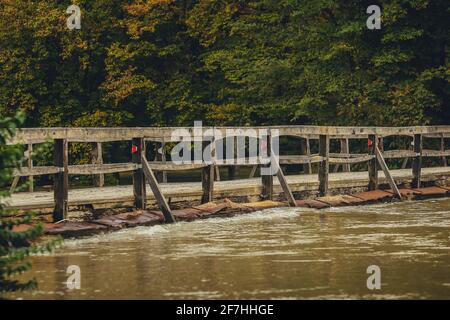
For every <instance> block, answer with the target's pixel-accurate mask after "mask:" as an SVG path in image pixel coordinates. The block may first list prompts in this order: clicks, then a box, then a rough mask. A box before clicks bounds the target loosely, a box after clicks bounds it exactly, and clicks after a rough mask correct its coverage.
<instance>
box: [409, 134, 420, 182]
mask: <svg viewBox="0 0 450 320" xmlns="http://www.w3.org/2000/svg"><path fill="white" fill-rule="evenodd" d="M414 152H415V153H416V154H417V156H416V157H414V158H413V163H412V171H413V179H412V183H411V185H412V187H413V188H420V178H421V173H422V135H421V134H415V135H414Z"/></svg>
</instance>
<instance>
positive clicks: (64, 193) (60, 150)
mask: <svg viewBox="0 0 450 320" xmlns="http://www.w3.org/2000/svg"><path fill="white" fill-rule="evenodd" d="M53 162H54V165H55V167H58V168H60V169H61V170H60V171H59V172H58V173H55V175H54V177H53V197H54V209H53V221H54V222H56V221H61V220H64V219H66V217H67V212H68V211H69V202H68V197H69V193H68V190H69V172H68V169H67V166H68V164H69V150H68V142H67V140H64V139H58V140H55V147H54V149H53Z"/></svg>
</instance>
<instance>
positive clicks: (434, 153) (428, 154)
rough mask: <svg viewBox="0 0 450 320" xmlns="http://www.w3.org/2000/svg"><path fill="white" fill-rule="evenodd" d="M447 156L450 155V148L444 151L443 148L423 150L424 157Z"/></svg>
mask: <svg viewBox="0 0 450 320" xmlns="http://www.w3.org/2000/svg"><path fill="white" fill-rule="evenodd" d="M447 156H450V150H444V151H441V150H428V149H423V150H422V157H439V158H445V157H447ZM441 160H442V159H441Z"/></svg>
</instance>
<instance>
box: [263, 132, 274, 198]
mask: <svg viewBox="0 0 450 320" xmlns="http://www.w3.org/2000/svg"><path fill="white" fill-rule="evenodd" d="M266 147H267V156H268V157H269V158H270V157H272V153H271V149H272V135H270V134H269V135H268V137H267V144H266ZM261 167H266V168H268V167H270V163H269V164H265V165H262V166H261ZM261 181H262V192H261V199H262V200H273V175H270V174H269V175H268V174H264V175H263V174H261Z"/></svg>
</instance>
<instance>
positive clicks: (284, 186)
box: [270, 150, 297, 207]
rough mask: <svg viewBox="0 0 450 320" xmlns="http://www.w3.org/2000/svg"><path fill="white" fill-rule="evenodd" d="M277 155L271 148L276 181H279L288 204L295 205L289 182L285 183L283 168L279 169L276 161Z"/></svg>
mask: <svg viewBox="0 0 450 320" xmlns="http://www.w3.org/2000/svg"><path fill="white" fill-rule="evenodd" d="M276 157H277V156H276V155H275V154H274V152H273V150H271V157H270V159H271V161H272V163H273V164H275V167H276V170H277V178H278V181H280V186H281V188H282V189H283V192H284V194H285V195H286V198H287V200H288V202H289V206H291V207H296V206H297V202H296V201H295V198H294V195H293V194H292V190H291V187H289V184H288V183H287V180H286V177H285V176H284V174H283V170H281V167H280V163H279V162H278V159H277V158H276Z"/></svg>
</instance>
